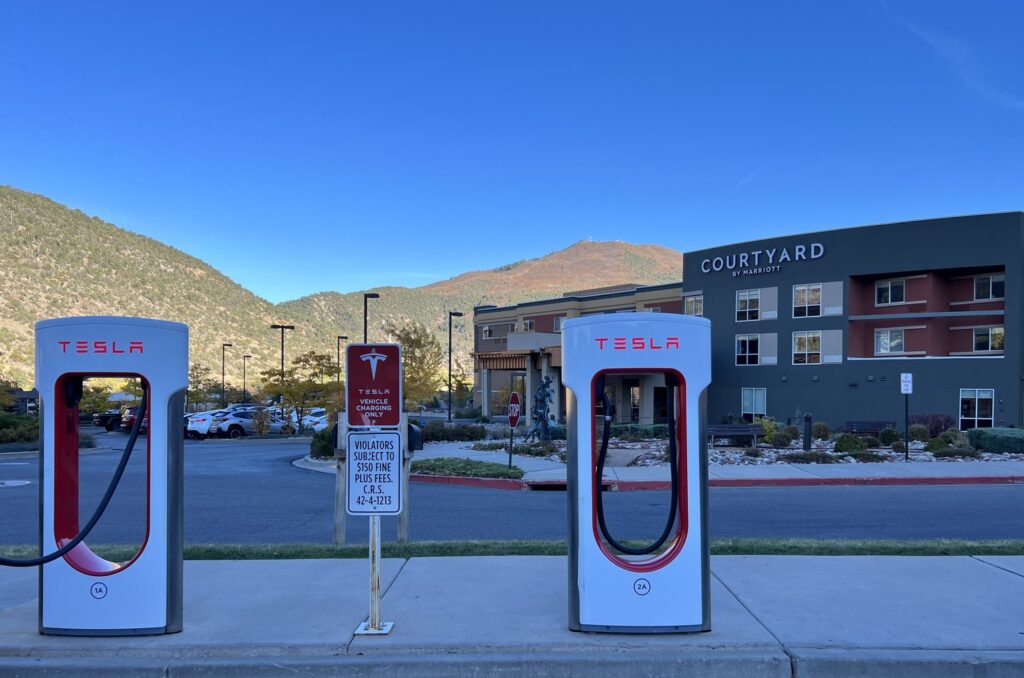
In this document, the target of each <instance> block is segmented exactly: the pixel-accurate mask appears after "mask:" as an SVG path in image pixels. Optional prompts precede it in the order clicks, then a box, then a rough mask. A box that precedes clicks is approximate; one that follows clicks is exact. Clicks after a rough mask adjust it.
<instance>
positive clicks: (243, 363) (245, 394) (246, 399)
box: [242, 353, 252, 403]
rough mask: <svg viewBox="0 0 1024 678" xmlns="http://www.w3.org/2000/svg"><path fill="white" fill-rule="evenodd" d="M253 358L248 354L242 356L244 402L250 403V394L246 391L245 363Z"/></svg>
mask: <svg viewBox="0 0 1024 678" xmlns="http://www.w3.org/2000/svg"><path fill="white" fill-rule="evenodd" d="M251 357H252V356H251V355H249V354H248V353H247V354H245V355H243V356H242V402H245V403H247V402H249V392H248V391H247V390H245V361H246V360H248V359H249V358H251Z"/></svg>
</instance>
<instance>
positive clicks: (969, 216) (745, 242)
mask: <svg viewBox="0 0 1024 678" xmlns="http://www.w3.org/2000/svg"><path fill="white" fill-rule="evenodd" d="M1007 215H1017V216H1018V217H1021V218H1024V210H1006V211H1003V212H978V213H975V214H958V215H947V216H943V217H922V218H918V219H908V220H905V221H886V222H883V223H880V224H859V225H857V226H840V227H839V228H826V229H820V228H819V229H816V230H813V231H796V232H794V233H784V234H780V235H773V236H767V237H764V238H756V239H754V240H742V241H739V242H731V243H724V244H721V245H714V246H712V247H705V248H704V249H700V250H692V251H690V252H683V257H684V259H685V258H686V257H692V256H696V255H699V254H703V253H704V252H712V251H714V250H720V249H724V248H730V247H742V246H744V245H750V244H753V243H759V242H765V241H768V240H779V239H781V238H796V237H801V236H811V235H820V234H824V233H836V232H841V231H854V230H857V229H862V228H863V229H868V228H883V227H886V226H907V225H910V224H919V223H923V222H928V221H953V220H956V219H974V218H977V217H999V216H1007Z"/></svg>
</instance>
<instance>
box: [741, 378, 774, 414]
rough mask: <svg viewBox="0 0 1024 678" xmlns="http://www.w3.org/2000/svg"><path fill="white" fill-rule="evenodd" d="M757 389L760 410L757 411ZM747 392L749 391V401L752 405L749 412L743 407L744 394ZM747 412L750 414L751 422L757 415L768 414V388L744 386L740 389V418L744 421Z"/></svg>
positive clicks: (744, 401)
mask: <svg viewBox="0 0 1024 678" xmlns="http://www.w3.org/2000/svg"><path fill="white" fill-rule="evenodd" d="M758 391H760V392H761V408H760V409H761V411H760V412H758V411H757V409H758V407H757V394H758ZM748 392H749V393H750V402H751V403H752V405H751V406H750V410H751V411H750V412H747V410H746V408H745V403H746V394H747V393H748ZM748 414H749V415H750V420H751V422H753V421H754V420H756V419H757V418H758V417H766V416H768V389H766V388H764V387H761V386H744V387H742V388H741V389H740V418H741V419H743V420H744V421H746V420H747V415H748Z"/></svg>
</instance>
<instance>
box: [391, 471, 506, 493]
mask: <svg viewBox="0 0 1024 678" xmlns="http://www.w3.org/2000/svg"><path fill="white" fill-rule="evenodd" d="M409 481H410V482H414V483H428V484H432V485H462V486H465V487H489V488H491V489H495V490H525V489H526V483H524V482H523V481H522V480H513V479H511V478H471V477H467V476H427V475H422V474H419V473H410V474H409Z"/></svg>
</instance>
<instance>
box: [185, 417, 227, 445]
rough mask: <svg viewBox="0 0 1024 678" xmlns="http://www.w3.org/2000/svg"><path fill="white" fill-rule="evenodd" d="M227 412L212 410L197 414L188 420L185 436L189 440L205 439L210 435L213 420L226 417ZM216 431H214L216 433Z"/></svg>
mask: <svg viewBox="0 0 1024 678" xmlns="http://www.w3.org/2000/svg"><path fill="white" fill-rule="evenodd" d="M226 414H227V410H210V411H208V412H197V413H195V414H193V415H191V416H190V417H189V418H188V426H186V427H185V435H186V436H187V437H189V438H198V439H200V440H201V439H203V438H205V437H207V436H208V435H210V429H211V428H212V426H213V420H214V419H215V418H216V417H218V416H222V415H226ZM215 432H216V429H214V433H215Z"/></svg>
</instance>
